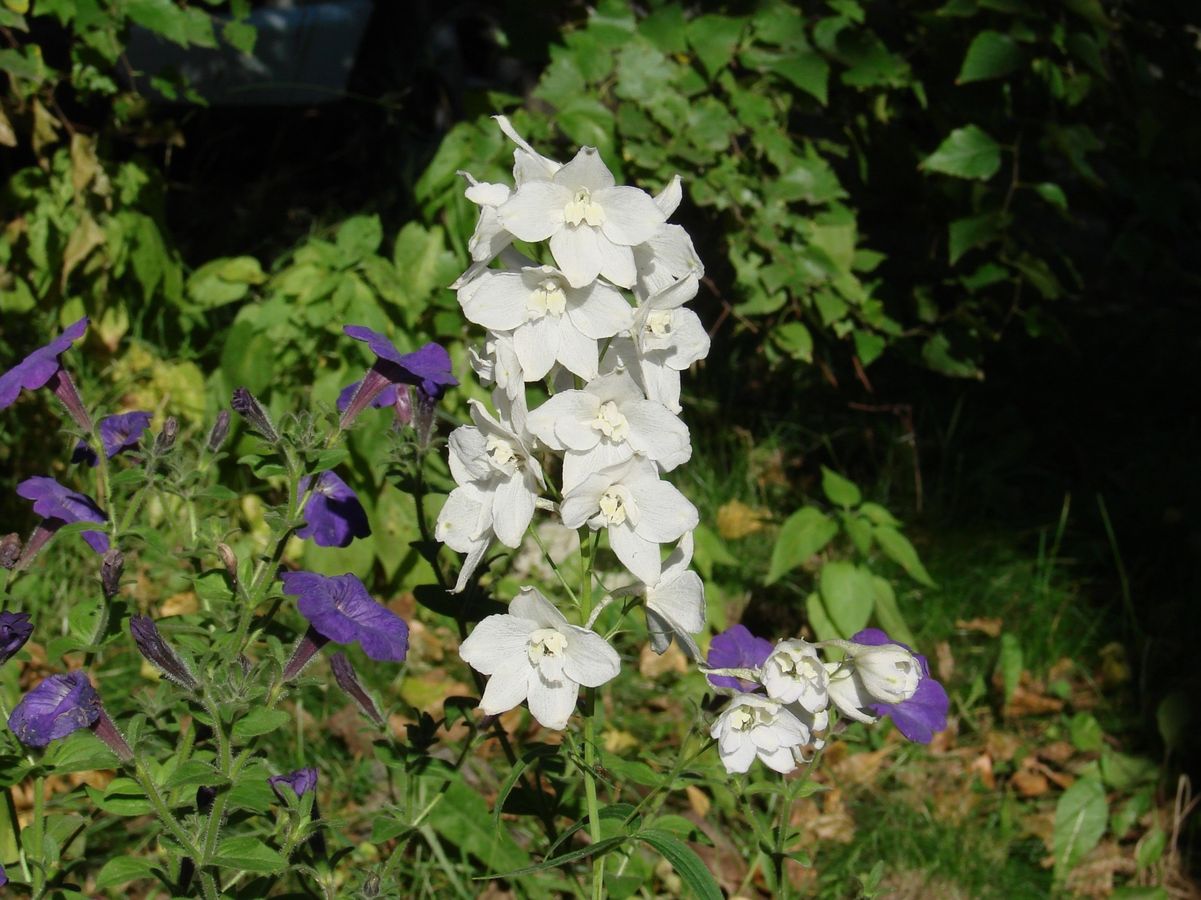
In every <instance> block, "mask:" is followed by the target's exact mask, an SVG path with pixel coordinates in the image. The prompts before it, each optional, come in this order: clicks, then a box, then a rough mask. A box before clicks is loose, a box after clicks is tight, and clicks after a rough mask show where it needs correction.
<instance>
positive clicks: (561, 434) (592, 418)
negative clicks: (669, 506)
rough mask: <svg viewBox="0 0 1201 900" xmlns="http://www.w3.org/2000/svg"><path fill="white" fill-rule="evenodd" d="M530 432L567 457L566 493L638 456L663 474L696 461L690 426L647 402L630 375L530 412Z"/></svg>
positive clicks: (602, 380)
mask: <svg viewBox="0 0 1201 900" xmlns="http://www.w3.org/2000/svg"><path fill="white" fill-rule="evenodd" d="M527 424H528V427H529V429H530V431H531V432H533V434H534V435H536V436H537V438H538V440H540V441H542V443H544V444H545V445H546V446H548V447H550V448H551V449H552V450H558V451H560V452H563V451H566V456H565V457H564V459H563V491H564V492H565V493H566V492H568V491H570V490H571V489H572V488H573V487H575V486H576V485H577V484H579V483H580V482H581V481H583V480H584V479H585V478H587V477H588V476H589V475H591V474H592V473H593V472H597V471H599V470H600V469H603V468H605V467H607V466H612V465H616V464H618V463H621V462H625V461H626V460H627V459H629V458H630V457H632V456H633V455H634V454H635V453H641V454H642V455H643V456H645V457H646V458H647V459H650V460H653V461H655V462H656V463H658V464H659V468H660V469H662V470H663V471H664V472H670V471H671V470H672V469H674V468H675V467H676V466H678V465H680V464H682V463H685V462H687V461H688V459H689V457H691V456H692V445H691V443H690V442H689V436H688V426H686V425H685V424H684V423H683V422H681V421H680V419H679V417H678V416H676V415H674V414H672V413H671V412H670V411H669V410H668V409H667V407H665V406H664V405H663V404H662V403H657V402H655V401H654V400H647V399H646V398H645V397H644V396H643V395H642V391H641V390H640V389H639V387H638V385H637V383H636V382H635V381H634V379H633V378H632V377H630V375H629V374H627V373H625V372H613V373H610V374H608V375H602V376H600V377H599V378H596V379H595V380H593V381H592V382H590V383H589V384H588V385H587V386H586V387H585V388H584V389H583V390H580V391H577V390H567V391H562V392H560V393H557V394H555V395H554V396H553V397H551V398H550V399H549V400H547V401H546V402H545V403H543V404H542V405H541V406H539V407H538V408H537V409H535V410H533V411H531V412H530V415H529V418H528V419H527Z"/></svg>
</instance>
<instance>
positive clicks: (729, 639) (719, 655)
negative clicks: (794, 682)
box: [708, 625, 772, 693]
mask: <svg viewBox="0 0 1201 900" xmlns="http://www.w3.org/2000/svg"><path fill="white" fill-rule="evenodd" d="M771 651H772V643H771V641H769V640H767V639H766V638H761V637H755V635H753V634H751V633H750V631H748V630H747V628H746V626H745V625H734V626H733V627H731V628H727V629H726V630H725V631H723V632H722V633H721V634H719V635H715V636H714V638H713V640H712V641H710V642H709V657H708V663H709V665H710V666H712V667H713V668H715V669H757V668H759V667H760V666H761V665H763V661H764V660H766V659H767V658H768V657H769V656H771ZM708 677H709V683H710V684H712V685H713V686H714V687H724V688H733V689H734V690H736V691H742V692H743V693H750V692H752V691H757V690H759V685H758V684H756V683H755V682H753V681H747V680H746V679H745V678H735V677H734V676H733V675H710V676H708Z"/></svg>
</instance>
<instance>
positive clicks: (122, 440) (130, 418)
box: [71, 412, 178, 466]
mask: <svg viewBox="0 0 1201 900" xmlns="http://www.w3.org/2000/svg"><path fill="white" fill-rule="evenodd" d="M149 427H150V413H147V412H128V413H121V414H120V415H116V416H105V417H104V418H103V419H101V420H100V429H99V430H100V443H102V444H103V445H104V455H105V457H106V458H108V459H112V458H113V457H114V456H116V455H117V454H118V453H121V452H123V451H125V450H132V449H134V448H135V447H137V446H138V442H139V441H141V439H142V432H144V431H145V430H146V429H147V428H149ZM176 427H177V428H178V426H176ZM85 461H86V462H87V464H88V465H89V466H94V465H96V464H97V463H99V462H100V457H98V456H97V455H96V451H95V450H93V449H92V448H91V447H89V446H88V445H87V443H86V442H85V441H80V442H79V443H78V444H76V445H75V452H74V453H73V454H72V455H71V462H73V463H77V462H85Z"/></svg>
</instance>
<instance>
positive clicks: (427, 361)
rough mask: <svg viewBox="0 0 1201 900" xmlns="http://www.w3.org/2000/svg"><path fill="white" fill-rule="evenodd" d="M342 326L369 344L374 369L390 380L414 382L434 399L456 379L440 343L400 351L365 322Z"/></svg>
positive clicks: (454, 383) (448, 357) (456, 380)
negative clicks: (374, 357) (374, 362)
mask: <svg viewBox="0 0 1201 900" xmlns="http://www.w3.org/2000/svg"><path fill="white" fill-rule="evenodd" d="M342 330H343V331H344V332H346V334H347V336H349V337H352V338H354V339H355V340H356V341H363V342H365V343H366V344H367V346H368V347H370V348H371V352H372V353H374V354H375V356H376V365H375V367H376V369H377V370H378V371H379V372H380V373H382V374H383V375H384V376H385V377H386V378H387V379H388V380H389V381H390V382H392V383H393V384H415V385H417V387H419V388H420V389H421V390H422V392H424V393H425V395H426V396H427V397H431V398H433V399H435V400H436V399H437V398H439V397H441V396H442V394H443V393H445V392H446V389H447V388H452V387H454V386H455V385H456V384H458V383H459V381H458V379H457V378H455V377H454V376H453V375H452V374H450V354H449V353H447V352H446V348H445V347H442V346H441V345H439V344H435V343H433V342H430V343H428V344H426V345H425V346H424V347H422V348H421V349H419V350H415V351H414V352H412V353H401V352H400V351H399V350H397V349H396V347H394V346H393V345H392V342H391V341H390V340H388V338H387V337H385V336H384V335H382V334H380V333H379V332H378V331H372V330H371V329H370V328H367V327H366V326H364V325H347V326H345V327H344V328H343V329H342Z"/></svg>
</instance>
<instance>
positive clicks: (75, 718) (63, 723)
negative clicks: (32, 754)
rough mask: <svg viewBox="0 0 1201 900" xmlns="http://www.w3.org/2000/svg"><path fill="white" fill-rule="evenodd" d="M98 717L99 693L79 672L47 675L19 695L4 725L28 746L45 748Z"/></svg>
mask: <svg viewBox="0 0 1201 900" xmlns="http://www.w3.org/2000/svg"><path fill="white" fill-rule="evenodd" d="M99 718H100V695H99V694H97V693H96V689H95V688H94V687H92V683H91V682H90V681H88V676H87V675H85V674H84V673H83V672H79V671H76V672H67V673H65V674H63V675H51V676H50V677H49V678H46V679H45V680H44V681H42V683H41V684H39V685H38V686H37V687H35V688H34V689H33V690H31V691H30V692H29V693H27V694H26V695H25V696H24V697H22V698H21V702H20V703H18V704H17V706H16V709H14V710H13V711H12V715H10V716H9V717H8V727H9V729H10V730H11V731H12V733H13V734H15V735H16V736H17V738H18V739H19V740H20V741H21V743H23V744H25V745H26V746H29V747H45V746H46V745H47V744H49V743H50V742H51V741H55V740H58V739H59V738H65V737H66V736H67V735H69V734H70V733H71V732H73V731H78V730H79V729H80V728H88V727H90V726H91V725H92V724H93V723H95V722H96V720H97V719H99Z"/></svg>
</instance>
